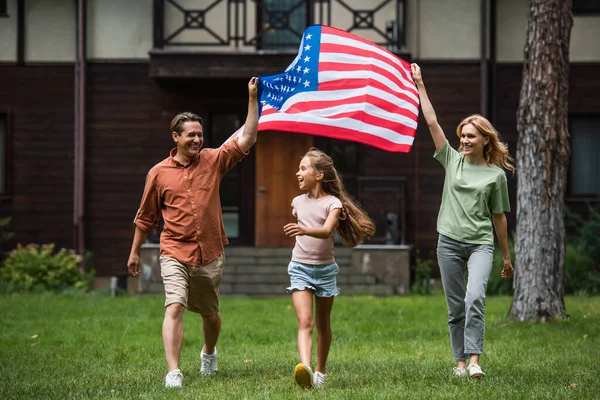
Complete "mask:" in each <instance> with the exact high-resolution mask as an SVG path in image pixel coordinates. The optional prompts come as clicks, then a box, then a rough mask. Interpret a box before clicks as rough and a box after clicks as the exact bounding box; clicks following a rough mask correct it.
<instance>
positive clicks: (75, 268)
mask: <svg viewBox="0 0 600 400" xmlns="http://www.w3.org/2000/svg"><path fill="white" fill-rule="evenodd" d="M80 261H81V256H79V255H77V254H75V252H74V251H73V250H67V249H60V250H58V252H56V253H55V252H54V244H44V245H39V244H29V245H27V246H21V245H18V246H17V248H16V249H14V250H13V251H11V252H10V253H9V255H8V257H7V258H6V259H5V260H4V267H3V268H1V269H0V282H2V290H3V291H8V292H17V291H44V290H64V289H67V288H76V289H83V290H86V289H89V288H90V287H91V283H92V279H93V277H94V271H93V270H91V271H90V272H89V273H84V272H83V271H81V270H80V269H79V264H80Z"/></svg>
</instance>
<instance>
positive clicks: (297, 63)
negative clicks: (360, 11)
mask: <svg viewBox="0 0 600 400" xmlns="http://www.w3.org/2000/svg"><path fill="white" fill-rule="evenodd" d="M258 90H259V101H260V104H259V108H260V112H261V114H260V118H259V123H258V130H259V131H267V130H272V131H285V132H295V133H303V134H310V135H317V136H326V137H330V138H335V139H343V140H350V141H355V142H359V143H364V144H366V145H369V146H373V147H377V148H380V149H383V150H386V151H393V152H408V151H410V148H411V146H412V143H413V140H414V136H415V131H416V128H417V119H418V115H419V96H418V91H417V89H416V86H415V84H414V82H413V79H412V74H411V71H410V64H408V63H407V62H406V61H404V60H401V59H400V58H398V57H397V56H395V55H394V54H392V53H390V52H389V51H387V50H385V49H383V48H381V47H379V46H377V45H375V44H373V43H371V42H369V41H367V40H365V39H362V38H360V37H358V36H356V35H353V34H351V33H348V32H345V31H342V30H340V29H336V28H332V27H329V26H324V25H314V26H310V27H308V28H307V29H306V30H305V31H304V34H303V38H302V42H301V44H300V49H299V51H298V55H297V56H296V58H295V59H294V61H293V62H292V63H291V64H290V65H289V66H288V67H287V68H286V70H285V71H284V72H282V73H280V74H275V75H267V76H261V77H260V81H259V89H258ZM242 129H243V127H242V128H240V129H239V130H238V131H236V132H235V133H234V135H232V137H235V136H236V135H237V134H240V133H241V131H242Z"/></svg>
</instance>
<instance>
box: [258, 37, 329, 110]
mask: <svg viewBox="0 0 600 400" xmlns="http://www.w3.org/2000/svg"><path fill="white" fill-rule="evenodd" d="M320 39H321V27H320V26H311V27H308V28H307V29H306V30H305V31H304V35H303V37H302V43H301V46H300V51H299V53H298V55H297V56H296V59H294V61H293V62H292V63H291V64H290V65H289V66H288V67H287V69H286V70H285V71H284V72H282V73H280V74H274V75H266V76H261V77H260V81H259V83H258V90H259V93H260V105H259V113H262V106H263V105H265V104H268V105H269V106H271V107H273V108H275V109H277V110H281V107H282V106H283V104H284V103H285V102H286V100H287V99H289V98H290V97H291V96H293V95H295V94H298V93H301V92H308V91H312V90H317V88H318V86H319V79H318V74H317V73H318V70H319V51H320Z"/></svg>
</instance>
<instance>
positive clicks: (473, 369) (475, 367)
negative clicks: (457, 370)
mask: <svg viewBox="0 0 600 400" xmlns="http://www.w3.org/2000/svg"><path fill="white" fill-rule="evenodd" d="M467 371H469V376H470V377H471V378H479V377H481V376H484V375H485V374H484V373H483V371H482V370H481V367H480V366H479V364H471V365H469V366H468V367H467Z"/></svg>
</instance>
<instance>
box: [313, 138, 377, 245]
mask: <svg viewBox="0 0 600 400" xmlns="http://www.w3.org/2000/svg"><path fill="white" fill-rule="evenodd" d="M304 157H308V158H309V159H310V162H311V164H312V167H313V168H314V169H315V171H316V172H322V173H323V179H322V180H321V187H322V188H323V191H324V192H325V193H327V194H329V195H331V196H335V197H337V198H338V199H339V200H340V201H341V202H342V215H341V217H340V220H339V222H338V225H337V227H336V229H335V230H336V232H337V233H338V234H339V235H340V239H341V240H342V244H343V245H344V246H346V247H354V246H356V245H359V244H361V243H362V242H364V240H365V238H367V237H370V236H373V234H374V233H375V224H374V223H373V221H372V220H371V218H369V216H368V215H367V213H366V212H365V211H364V210H363V209H362V208H360V206H359V205H358V204H357V203H356V201H355V200H354V199H353V198H352V196H350V195H349V194H348V192H346V189H345V188H344V183H343V182H342V179H341V178H340V175H339V174H338V172H337V170H336V169H335V167H334V166H333V160H332V159H331V157H329V156H328V155H327V154H325V153H323V152H322V151H321V150H319V149H317V148H315V147H312V148H311V149H310V150H308V152H307V153H306V154H305V155H304Z"/></svg>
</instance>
